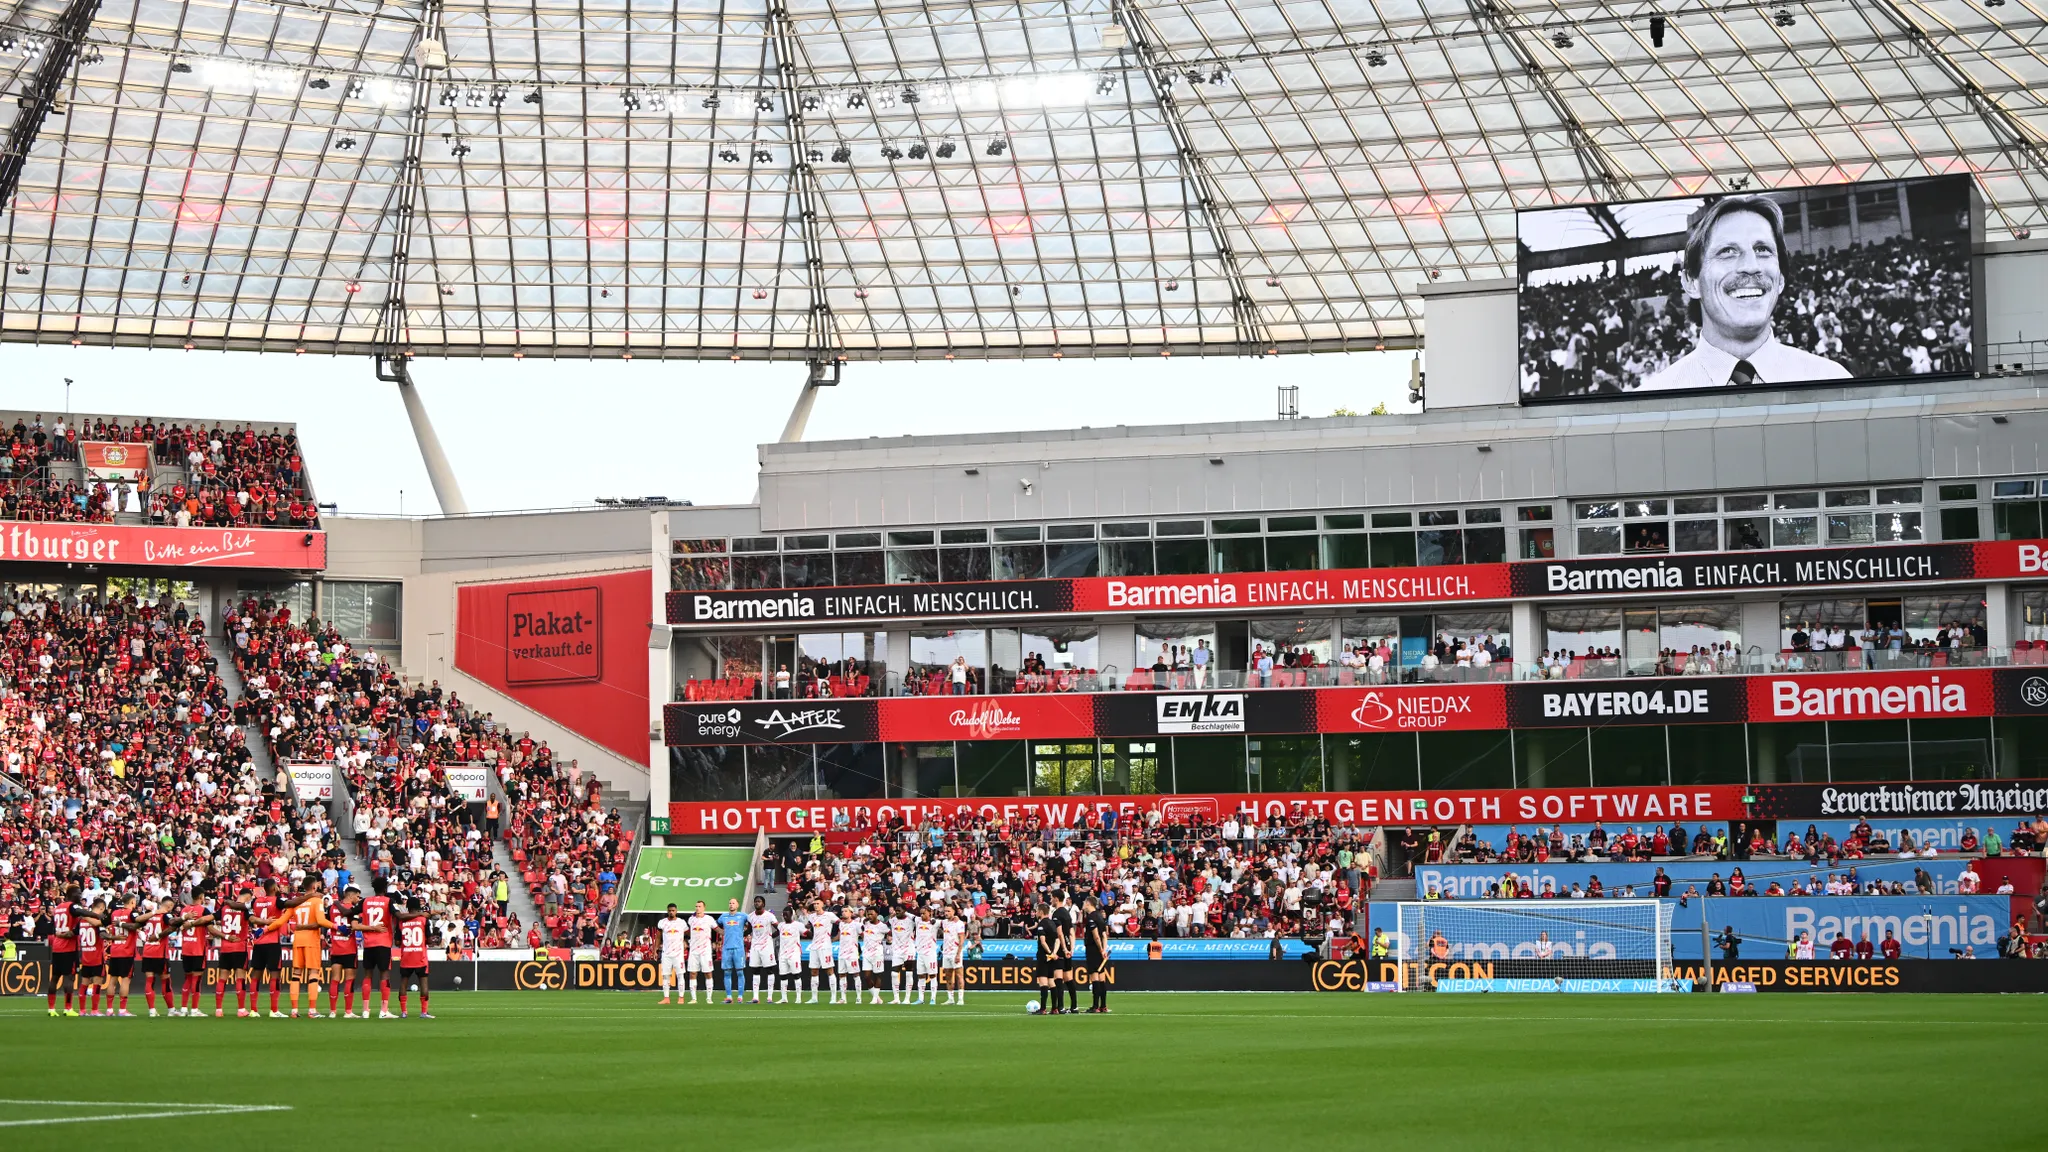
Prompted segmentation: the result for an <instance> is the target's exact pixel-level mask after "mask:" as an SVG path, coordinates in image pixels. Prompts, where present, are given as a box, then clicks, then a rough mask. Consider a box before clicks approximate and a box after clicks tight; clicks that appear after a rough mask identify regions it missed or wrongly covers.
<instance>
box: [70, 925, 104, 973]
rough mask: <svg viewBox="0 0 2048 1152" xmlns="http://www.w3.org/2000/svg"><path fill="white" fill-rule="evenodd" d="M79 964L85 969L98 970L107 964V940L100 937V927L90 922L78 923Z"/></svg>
mask: <svg viewBox="0 0 2048 1152" xmlns="http://www.w3.org/2000/svg"><path fill="white" fill-rule="evenodd" d="M77 940H78V963H79V966H80V967H83V968H97V967H99V966H100V965H102V964H105V963H106V962H107V942H106V938H105V937H103V936H101V935H100V926H99V925H97V924H95V923H93V922H92V921H90V920H81V921H79V922H78V936H77Z"/></svg>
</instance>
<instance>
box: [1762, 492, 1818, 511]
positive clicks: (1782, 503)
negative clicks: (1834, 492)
mask: <svg viewBox="0 0 2048 1152" xmlns="http://www.w3.org/2000/svg"><path fill="white" fill-rule="evenodd" d="M1771 507H1772V508H1775V509H1780V510H1784V509H1791V510H1794V511H1797V510H1800V509H1805V508H1818V507H1820V493H1818V492H1780V493H1778V494H1777V495H1775V496H1773V497H1772V498H1771Z"/></svg>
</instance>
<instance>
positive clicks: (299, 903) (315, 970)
mask: <svg viewBox="0 0 2048 1152" xmlns="http://www.w3.org/2000/svg"><path fill="white" fill-rule="evenodd" d="M324 903H325V901H324V900H322V898H321V895H320V878H319V877H318V876H308V877H306V881H305V883H304V884H303V885H301V887H300V891H299V893H298V895H297V896H295V897H293V898H292V899H291V900H290V902H289V903H288V904H281V905H280V907H282V908H283V912H282V914H281V915H279V916H278V918H277V919H275V920H273V921H271V922H270V926H271V927H272V928H283V927H290V929H291V932H292V976H291V980H292V1016H293V1017H295V1018H296V1017H297V1016H298V1014H299V988H300V987H301V986H302V985H305V984H311V985H312V986H313V995H312V998H311V999H310V1000H309V1001H308V1002H307V1006H308V1009H309V1010H310V1011H309V1015H308V1018H309V1019H318V1018H319V1016H320V1013H319V1012H318V1011H317V1009H318V1008H319V1006H320V975H321V970H322V968H323V967H324V964H323V962H322V960H321V958H320V945H321V943H322V939H323V938H322V935H321V934H322V933H323V932H324V931H325V930H326V929H329V928H332V927H334V922H333V921H332V920H329V919H328V918H327V912H326V910H325V909H324V908H323V907H322V905H323V904H324Z"/></svg>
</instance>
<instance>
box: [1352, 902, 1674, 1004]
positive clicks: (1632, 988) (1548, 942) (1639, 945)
mask: <svg viewBox="0 0 2048 1152" xmlns="http://www.w3.org/2000/svg"><path fill="white" fill-rule="evenodd" d="M1397 908H1398V912H1399V929H1398V931H1397V932H1396V933H1395V936H1394V940H1393V941H1392V944H1393V950H1394V955H1395V956H1396V957H1397V958H1399V959H1400V960H1401V961H1402V964H1401V983H1402V986H1403V987H1404V988H1408V989H1424V990H1434V991H1439V992H1667V991H1676V990H1680V989H1679V988H1678V985H1677V984H1676V983H1674V982H1673V981H1671V980H1669V979H1667V976H1668V974H1669V972H1670V969H1671V911H1672V906H1671V905H1670V904H1669V903H1666V902H1664V901H1661V900H1433V901H1427V902H1420V903H1403V904H1400V905H1397Z"/></svg>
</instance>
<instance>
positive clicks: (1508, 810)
mask: <svg viewBox="0 0 2048 1152" xmlns="http://www.w3.org/2000/svg"><path fill="white" fill-rule="evenodd" d="M1743 791H1744V788H1743V786H1742V785H1740V784H1703V785H1697V786H1694V787H1686V788H1679V787H1671V788H1504V789H1492V790H1475V791H1470V792H1414V791H1406V792H1236V793H1214V794H1207V795H1202V794H1187V793H1177V794H1174V795H1168V796H1014V797H1013V796H1001V797H984V798H975V797H959V798H951V797H940V798H935V799H928V800H730V801H715V800H693V801H678V802H676V803H672V804H670V805H669V806H668V811H669V828H670V830H671V834H672V835H676V836H693V835H703V834H719V835H729V834H732V833H736V832H738V833H747V832H758V831H764V830H765V831H768V832H830V831H832V830H833V829H835V828H845V827H849V826H853V825H856V824H859V823H860V822H862V820H863V818H865V820H866V822H868V823H879V822H881V821H884V820H889V819H892V818H895V817H899V816H900V817H902V818H903V819H905V820H907V821H909V822H911V823H913V824H914V823H917V822H918V821H921V820H923V819H924V818H925V817H927V816H939V817H944V816H948V815H951V814H952V813H954V812H958V811H960V810H961V809H963V808H964V809H968V810H970V811H973V812H977V813H980V814H982V815H984V816H988V817H991V818H995V817H1000V818H1002V819H1005V820H1017V819H1022V818H1024V817H1026V816H1036V817H1038V818H1039V819H1041V820H1044V821H1045V822H1046V823H1048V824H1050V825H1053V826H1056V827H1070V826H1073V825H1075V824H1077V823H1079V822H1081V821H1083V820H1086V819H1087V818H1088V817H1089V816H1090V815H1092V814H1098V813H1103V812H1115V813H1117V814H1118V818H1119V819H1123V818H1128V817H1133V816H1141V815H1144V814H1147V813H1150V812H1154V811H1157V812H1158V813H1159V814H1160V816H1161V817H1162V818H1164V819H1167V820H1185V819H1188V818H1190V817H1196V816H1199V817H1202V818H1204V819H1210V820H1221V819H1223V817H1225V816H1228V815H1232V814H1235V815H1237V816H1238V818H1239V819H1241V820H1242V819H1247V818H1249V819H1254V820H1264V819H1265V818H1266V817H1268V816H1281V817H1290V816H1301V817H1306V816H1314V817H1320V818H1322V819H1325V820H1329V821H1332V822H1334V823H1337V824H1341V825H1349V826H1357V825H1408V824H1518V823H1519V824H1526V823H1530V822H1532V821H1543V822H1585V821H1593V820H1619V821H1624V822H1626V821H1630V820H1644V821H1649V820H1673V819H1683V820H1731V819H1738V818H1740V817H1741V816H1742V815H1743V811H1742V795H1743Z"/></svg>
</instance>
